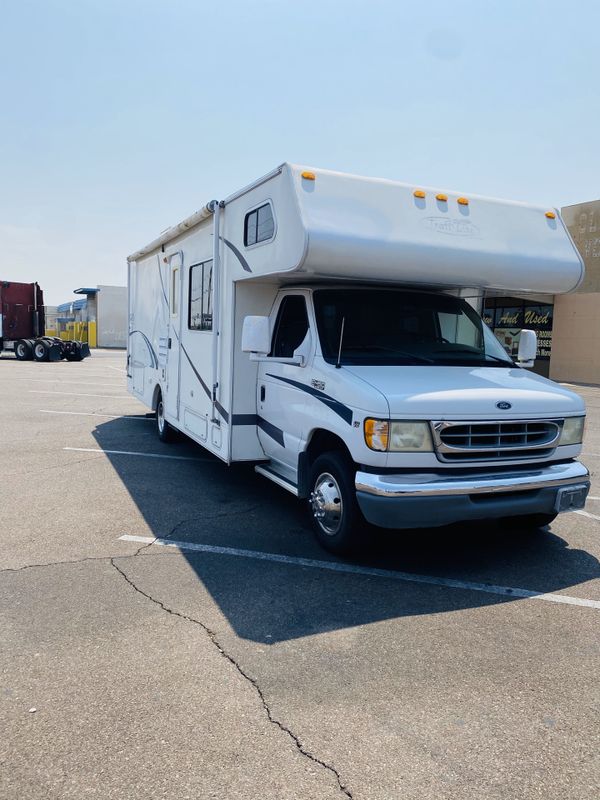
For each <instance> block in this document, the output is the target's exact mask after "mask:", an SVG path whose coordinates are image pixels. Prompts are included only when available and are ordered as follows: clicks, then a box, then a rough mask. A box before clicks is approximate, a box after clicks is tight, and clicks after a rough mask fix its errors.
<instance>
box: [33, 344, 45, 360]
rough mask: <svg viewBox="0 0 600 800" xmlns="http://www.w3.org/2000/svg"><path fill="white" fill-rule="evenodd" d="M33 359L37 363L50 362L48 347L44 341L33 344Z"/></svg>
mask: <svg viewBox="0 0 600 800" xmlns="http://www.w3.org/2000/svg"><path fill="white" fill-rule="evenodd" d="M33 358H34V359H35V361H48V358H49V352H48V345H47V344H46V342H44V341H43V340H42V339H37V340H36V341H35V342H34V343H33Z"/></svg>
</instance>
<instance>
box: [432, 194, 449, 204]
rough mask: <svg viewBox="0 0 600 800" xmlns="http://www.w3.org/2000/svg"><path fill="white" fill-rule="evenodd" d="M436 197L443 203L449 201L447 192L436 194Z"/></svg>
mask: <svg viewBox="0 0 600 800" xmlns="http://www.w3.org/2000/svg"><path fill="white" fill-rule="evenodd" d="M435 199H436V200H439V201H440V202H441V203H447V202H448V195H447V194H436V196H435Z"/></svg>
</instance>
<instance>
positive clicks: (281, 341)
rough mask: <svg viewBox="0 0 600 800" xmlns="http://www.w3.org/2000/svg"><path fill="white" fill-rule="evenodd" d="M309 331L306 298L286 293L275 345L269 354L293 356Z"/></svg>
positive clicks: (285, 356)
mask: <svg viewBox="0 0 600 800" xmlns="http://www.w3.org/2000/svg"><path fill="white" fill-rule="evenodd" d="M307 333H308V314H307V311H306V300H305V299H304V297H303V296H302V295H300V294H289V295H286V296H285V297H284V298H283V300H282V301H281V305H280V306H279V312H278V314H277V321H276V322H275V331H274V334H273V347H272V349H271V352H270V354H269V355H271V356H274V357H276V358H291V357H292V356H293V355H294V350H296V349H297V348H298V347H300V345H301V344H302V342H303V341H304V338H305V337H306V334H307Z"/></svg>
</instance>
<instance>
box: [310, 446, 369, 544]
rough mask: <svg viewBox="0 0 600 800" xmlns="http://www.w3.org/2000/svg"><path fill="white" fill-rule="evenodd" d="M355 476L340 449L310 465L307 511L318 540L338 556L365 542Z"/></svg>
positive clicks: (325, 454) (351, 465)
mask: <svg viewBox="0 0 600 800" xmlns="http://www.w3.org/2000/svg"><path fill="white" fill-rule="evenodd" d="M353 475H354V467H353V464H352V462H351V461H350V459H349V458H348V457H347V456H346V455H345V453H343V452H341V451H331V452H328V453H323V455H320V456H319V457H318V458H317V459H315V461H314V463H313V465H312V467H311V472H310V492H309V497H308V511H309V514H310V518H311V522H312V526H313V530H314V532H315V535H316V537H317V539H318V541H319V543H320V544H321V545H322V546H323V547H324V548H325V549H326V550H329V552H330V553H336V554H337V555H345V554H348V553H352V552H355V551H356V550H358V549H359V548H360V547H361V545H363V544H364V536H363V527H364V518H363V516H362V514H361V513H360V509H359V507H358V503H357V501H356V490H355V488H354V480H353Z"/></svg>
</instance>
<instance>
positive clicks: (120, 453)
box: [63, 447, 214, 463]
mask: <svg viewBox="0 0 600 800" xmlns="http://www.w3.org/2000/svg"><path fill="white" fill-rule="evenodd" d="M63 450H73V451H74V452H76V453H107V454H108V455H115V456H142V457H143V458H168V459H171V460H173V461H208V462H210V463H214V459H213V458H197V457H195V456H168V455H163V454H162V453H137V452H135V451H133V450H103V449H102V448H101V447H63Z"/></svg>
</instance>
